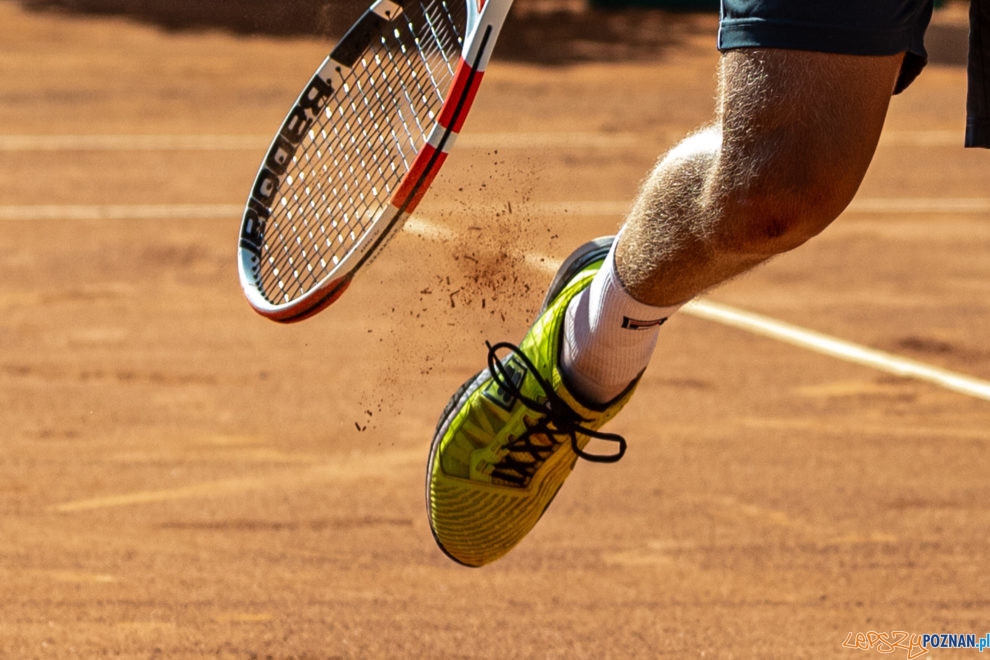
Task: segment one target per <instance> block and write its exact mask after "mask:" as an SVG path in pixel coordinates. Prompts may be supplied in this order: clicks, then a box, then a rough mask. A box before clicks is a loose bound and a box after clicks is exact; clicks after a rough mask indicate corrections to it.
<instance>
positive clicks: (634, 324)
mask: <svg viewBox="0 0 990 660" xmlns="http://www.w3.org/2000/svg"><path fill="white" fill-rule="evenodd" d="M667 318H669V317H664V318H662V319H654V320H653V321H640V320H638V319H631V318H629V317H628V316H624V317H622V327H623V328H626V329H627V330H648V329H650V328H659V327H660V326H661V325H663V324H664V323H666V322H667Z"/></svg>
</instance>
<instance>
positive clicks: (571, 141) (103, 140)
mask: <svg viewBox="0 0 990 660" xmlns="http://www.w3.org/2000/svg"><path fill="white" fill-rule="evenodd" d="M271 140H272V138H271V136H266V135H0V152H6V151H228V150H238V151H240V150H244V151H258V152H259V157H260V155H261V154H260V152H262V151H264V150H265V149H267V147H268V145H269V144H271ZM653 144H655V141H654V140H651V139H645V140H644V137H643V135H642V134H637V133H610V132H607V131H566V132H548V133H519V132H511V133H467V134H463V135H459V136H458V137H457V146H458V148H468V149H523V148H527V147H540V148H556V149H561V148H564V149H566V148H588V147H590V148H600V149H628V148H630V147H632V146H637V145H644V146H651V145H653Z"/></svg>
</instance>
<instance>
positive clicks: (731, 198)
mask: <svg viewBox="0 0 990 660" xmlns="http://www.w3.org/2000/svg"><path fill="white" fill-rule="evenodd" d="M858 184H859V182H858V181H856V182H855V185H851V184H849V183H847V182H843V181H841V180H840V179H837V178H835V177H832V178H830V177H828V176H821V175H818V174H816V173H815V172H813V171H812V170H810V168H809V169H805V170H804V171H800V170H793V169H792V170H790V171H786V172H781V171H777V172H775V173H771V174H769V175H758V176H750V177H746V178H744V179H743V180H741V181H740V180H736V181H734V182H732V183H731V184H730V185H728V186H724V187H723V192H722V194H721V195H720V196H719V197H718V200H717V202H716V204H717V206H718V210H717V212H718V214H719V215H721V216H722V220H721V223H720V224H721V225H722V226H725V227H727V228H728V231H726V232H724V233H723V235H722V236H721V237H719V239H718V240H717V245H716V248H717V249H721V250H726V251H732V252H737V253H744V254H747V255H751V256H753V257H757V258H767V257H770V256H773V255H775V254H779V253H782V252H786V251H788V250H792V249H794V248H796V247H798V246H799V245H802V244H803V243H805V242H806V241H808V240H809V239H811V238H813V237H814V236H816V235H818V234H819V233H820V232H821V231H822V230H824V229H825V228H826V227H827V226H828V225H829V224H830V223H831V222H832V221H833V220H835V218H837V217H838V216H839V214H840V213H841V212H842V211H843V209H845V207H846V206H847V205H848V204H849V202H850V201H851V200H852V197H853V195H854V194H855V190H856V188H857V187H858Z"/></svg>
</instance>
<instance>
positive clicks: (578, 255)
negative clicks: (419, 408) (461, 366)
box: [426, 236, 615, 568]
mask: <svg viewBox="0 0 990 660" xmlns="http://www.w3.org/2000/svg"><path fill="white" fill-rule="evenodd" d="M614 240H615V237H614V236H601V237H599V238H596V239H594V240H591V241H588V242H587V243H585V244H584V245H582V246H581V247H579V248H578V249H576V250H574V252H572V253H571V254H570V256H569V257H567V258H566V259H564V261H563V263H561V264H560V268H558V269H557V273H556V274H555V275H554V276H553V279H552V280H551V281H550V286H549V287H547V293H546V296H544V298H543V304H542V305H541V306H540V313H539V314H537V318H539V316H541V315H542V314H543V312H545V311H546V310H547V308H548V307H550V305H551V304H552V303H553V301H554V300H556V298H557V296H559V295H560V294H561V292H562V291H563V290H564V288H565V287H566V286H567V283H568V282H570V281H571V280H572V279H574V276H575V275H577V274H578V273H580V272H581V271H582V270H584V269H585V268H587V267H588V266H590V265H591V264H593V263H595V262H596V261H601V260H602V259H604V258H605V256H607V255H608V253H609V250H611V249H612V242H613V241H614ZM487 373H488V369H482V370H481V371H479V372H478V373H476V374H475V375H474V376H472V377H471V378H469V379H468V380H467V381H466V382H465V383H464V384H463V385H461V386H460V387H459V388H458V389H457V391H456V392H454V395H453V396H452V397H451V398H450V399H449V400H448V401H447V405H446V406H444V408H443V412H441V413H440V420H439V421H438V422H437V426H436V429H435V430H434V432H433V441H432V442H431V443H430V456H429V458H428V460H427V463H426V517H427V519H428V520H429V521H430V533H431V534H433V540H434V541H436V544H437V547H439V548H440V550H441V551H442V552H443V553H444V554H445V555H447V556H448V557H450V559H452V560H453V561H455V562H457V563H458V564H461V565H462V566H469V567H471V568H476V567H475V566H472V565H471V564H465V563H464V562H462V561H461V560H459V559H458V558H457V557H454V556H453V555H451V554H450V553H449V552H447V549H446V548H444V547H443V544H442V543H441V542H440V538H439V537H438V536H437V532H436V530H435V529H434V528H433V517H432V516H431V515H430V475H431V474H432V472H433V461H434V459H435V458H436V453H437V451H439V449H440V441H441V440H442V439H443V436H444V434H445V433H446V432H447V427H448V426H449V422H450V420H451V419H453V417H454V416H455V413H456V412H457V411H458V410H460V408H461V406H463V405H464V404H465V403H466V402H467V399H468V397H470V396H471V394H472V393H473V392H474V390H475V389H477V387H478V386H480V385H481V383H483V382H485V381H486V380H488V378H487V376H485V374H487ZM552 499H553V498H551V500H552ZM548 505H549V504H548Z"/></svg>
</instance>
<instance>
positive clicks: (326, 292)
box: [255, 274, 353, 323]
mask: <svg viewBox="0 0 990 660" xmlns="http://www.w3.org/2000/svg"><path fill="white" fill-rule="evenodd" d="M351 279H353V275H351V274H348V275H345V276H343V277H341V278H338V279H336V280H333V281H332V282H330V283H328V284H327V285H326V286H324V287H321V288H320V290H319V291H320V293H319V295H320V296H321V297H318V298H317V299H316V300H315V301H313V302H312V303H311V304H310V306H309V307H307V308H306V309H304V310H302V311H299V308H297V307H293V308H292V309H291V310H285V309H282V310H276V311H266V312H261V311H259V310H257V309H255V311H256V312H258V313H259V314H261V315H262V316H264V317H266V318H269V319H271V320H273V321H278V322H279V323H296V322H298V321H302V320H303V319H308V318H309V317H311V316H313V315H314V314H316V313H317V312H321V311H323V310H324V309H326V308H327V307H329V306H330V305H331V304H333V303H334V302H335V301H336V300H337V298H340V296H341V295H343V293H344V291H346V290H347V287H348V286H350V284H351Z"/></svg>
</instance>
